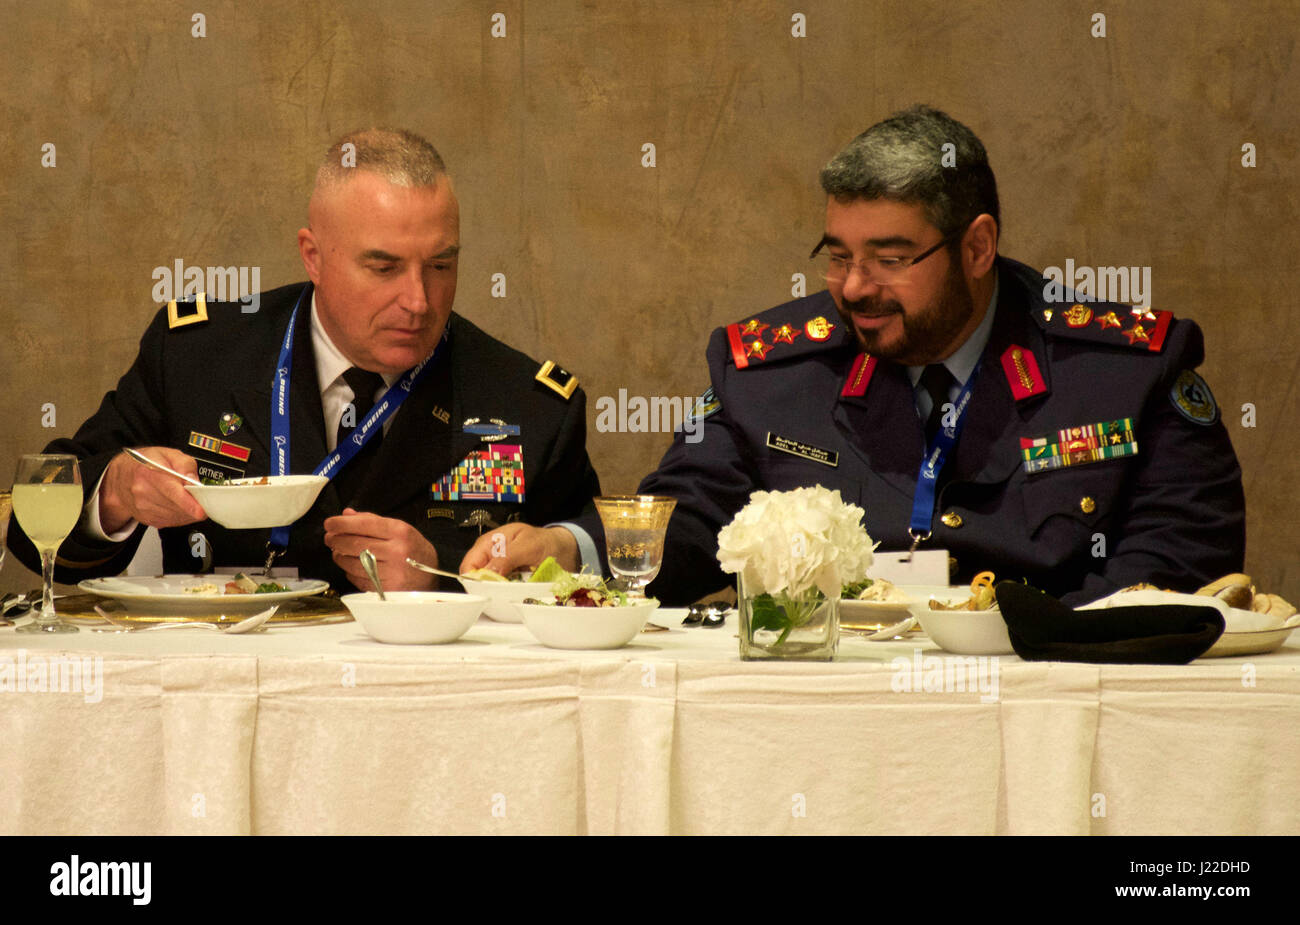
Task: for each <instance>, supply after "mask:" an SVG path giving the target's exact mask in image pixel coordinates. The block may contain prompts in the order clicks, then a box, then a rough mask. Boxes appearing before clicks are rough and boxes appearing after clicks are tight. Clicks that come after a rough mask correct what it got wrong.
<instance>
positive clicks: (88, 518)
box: [77, 469, 590, 548]
mask: <svg viewBox="0 0 1300 925" xmlns="http://www.w3.org/2000/svg"><path fill="white" fill-rule="evenodd" d="M107 474H108V470H107V469H105V470H104V473H103V475H100V477H99V481H98V482H96V483H95V490H94V491H93V492H91V494H90V499H89V500H88V501H86V504H85V506H84V507H82V509H81V519H80V520H79V521H78V522H77V526H78V528H79V529H80V530H81V533H82V534H83V535H84V536H86V537H88V538H90V539H94V540H99V541H100V542H101V543H121V542H124V541H125V540H127V539H128V538H129V537H130V536H131V534H132V533H134V532H135V528H136V527H138V526H139V525H140V524H139V522H138V521H136V520H130V521H128V522H127V524H126V526H124V527H123V528H122V529H121V530H118V531H117V532H116V533H111V534H110V533H105V532H104V527H103V524H101V523H100V522H99V488H100V486H101V485H103V484H104V476H105V475H107ZM588 542H590V538H588ZM580 548H581V547H580Z"/></svg>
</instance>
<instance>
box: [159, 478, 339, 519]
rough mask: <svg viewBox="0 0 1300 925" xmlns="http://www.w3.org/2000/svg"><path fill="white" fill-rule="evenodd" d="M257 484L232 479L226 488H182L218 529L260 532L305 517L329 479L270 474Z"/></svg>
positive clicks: (257, 480) (252, 480)
mask: <svg viewBox="0 0 1300 925" xmlns="http://www.w3.org/2000/svg"><path fill="white" fill-rule="evenodd" d="M259 481H261V479H260V478H258V479H236V480H235V481H234V482H231V483H230V484H229V485H186V486H185V490H186V491H188V492H189V493H190V494H191V495H193V496H194V498H195V500H197V501H198V502H199V504H200V505H202V506H203V510H204V512H205V513H206V514H207V515H208V517H209V518H210V519H212V520H215V521H216V522H217V523H219V524H221V526H223V527H226V528H227V529H230V530H260V529H263V528H265V527H283V526H287V525H289V524H291V523H293V522H294V521H295V520H297V519H298V518H299V517H301V516H302V515H303V514H306V513H307V512H308V511H309V510H311V506H312V505H313V504H315V503H316V496H317V495H319V494H320V492H321V489H322V488H324V487H325V485H326V484H327V483H328V482H329V479H327V478H325V476H323V475H272V476H269V477H268V482H267V484H265V485H256V484H253V483H254V482H259Z"/></svg>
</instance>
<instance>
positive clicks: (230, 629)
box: [95, 604, 280, 636]
mask: <svg viewBox="0 0 1300 925" xmlns="http://www.w3.org/2000/svg"><path fill="white" fill-rule="evenodd" d="M279 609H280V605H279V604H276V605H275V606H274V607H269V608H267V609H266V610H263V611H262V612H261V613H255V614H253V615H252V616H251V617H245V618H244V619H242V620H240V621H239V622H238V623H231V624H229V625H227V626H218V625H217V624H216V623H203V622H199V621H194V622H191V623H151V624H150V625H148V626H133V625H131V624H129V623H121V622H119V621H117V620H114V619H113V618H112V617H110V616H109V615H108V613H107V612H106V611H105V610H104V608H102V607H100V606H99V605H98V604H96V605H95V613H97V614H99V616H100V617H101V618H102V619H103V620H104V622H106V623H111V624H112V625H113V626H116V627H117V632H119V633H147V632H149V631H150V630H174V629H186V628H188V627H202V628H203V629H205V630H216V631H217V632H218V633H226V634H227V635H232V636H238V635H239V634H241V633H251V632H252V631H253V630H255V629H257V628H258V627H259V626H261V625H262V624H263V623H265V622H266V621H267V620H269V619H271V616H272V614H274V613H275V612H276V611H277V610H279ZM98 632H104V633H106V632H108V630H99V631H98Z"/></svg>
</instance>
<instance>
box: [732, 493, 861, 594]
mask: <svg viewBox="0 0 1300 925" xmlns="http://www.w3.org/2000/svg"><path fill="white" fill-rule="evenodd" d="M862 515H863V510H862V508H860V507H858V506H857V505H856V504H848V503H846V502H844V501H843V500H842V499H841V498H840V493H839V491H838V489H837V490H835V491H832V490H830V489H828V488H823V487H822V486H821V485H816V486H813V487H811V488H796V489H794V490H792V491H756V492H754V493H753V494H752V495H750V496H749V503H748V504H746V505H745V506H744V507H743V508H741V510H740V512H739V513H737V514H736V516H735V518H734V519H733V520H732V521H731V523H729V524H727V525H726V526H725V527H723V528H722V530H721V531H720V532H719V533H718V562H719V563H721V566H722V570H723V571H724V572H730V573H732V574H739V575H740V576H741V577H742V578H743V579H744V586H745V593H746V594H763V593H767V594H779V593H784V594H787V595H790V596H791V597H795V596H798V595H800V594H803V593H804V592H806V591H809V590H811V589H813V588H817V589H819V590H820V591H821V592H822V593H823V594H825V595H826V596H827V597H832V598H834V597H839V594H840V589H841V588H842V587H843V586H844V585H845V584H848V583H849V582H854V581H861V580H862V579H863V578H865V577H866V574H867V569H868V568H870V567H871V562H872V550H873V549H874V548H875V547H874V545H873V544H872V542H871V537H870V536H868V535H867V531H866V528H865V527H863V526H862Z"/></svg>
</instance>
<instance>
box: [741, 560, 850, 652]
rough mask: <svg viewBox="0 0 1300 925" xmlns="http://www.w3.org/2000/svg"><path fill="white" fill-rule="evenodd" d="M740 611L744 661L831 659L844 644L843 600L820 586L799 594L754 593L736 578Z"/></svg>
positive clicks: (742, 581)
mask: <svg viewBox="0 0 1300 925" xmlns="http://www.w3.org/2000/svg"><path fill="white" fill-rule="evenodd" d="M736 606H737V609H738V610H739V611H740V657H741V659H743V660H744V661H758V660H766V659H783V660H784V659H788V660H797V661H814V662H829V661H831V660H832V659H834V658H835V655H836V653H837V652H838V651H839V645H840V600H839V598H838V597H836V598H834V599H833V600H827V599H826V596H825V595H824V594H822V593H821V592H820V591H818V590H817V589H816V588H813V589H811V590H810V591H807V592H804V593H802V594H800V595H797V596H795V597H790V596H788V595H785V594H750V593H748V592H747V591H746V590H745V582H744V580H743V579H741V578H737V580H736Z"/></svg>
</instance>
